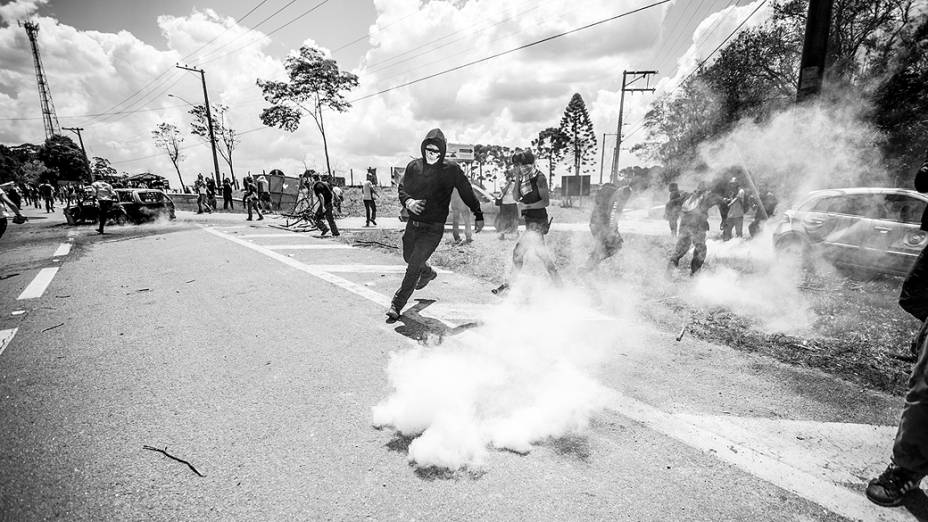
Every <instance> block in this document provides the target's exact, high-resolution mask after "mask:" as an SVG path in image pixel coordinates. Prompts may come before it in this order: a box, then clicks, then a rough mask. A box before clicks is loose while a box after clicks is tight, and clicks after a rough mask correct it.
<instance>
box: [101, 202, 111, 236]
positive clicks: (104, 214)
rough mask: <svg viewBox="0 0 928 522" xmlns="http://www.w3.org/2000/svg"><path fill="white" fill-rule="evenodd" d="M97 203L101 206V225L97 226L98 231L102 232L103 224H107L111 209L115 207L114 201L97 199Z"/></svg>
mask: <svg viewBox="0 0 928 522" xmlns="http://www.w3.org/2000/svg"><path fill="white" fill-rule="evenodd" d="M97 205H98V206H99V208H100V216H99V218H98V221H99V222H100V225H99V226H98V227H97V231H99V232H100V233H101V234H102V233H103V226H104V225H106V219H107V218H108V217H109V216H110V210H111V209H112V208H113V202H112V201H110V200H108V199H101V200H99V201H97Z"/></svg>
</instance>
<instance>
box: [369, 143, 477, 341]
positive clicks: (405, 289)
mask: <svg viewBox="0 0 928 522" xmlns="http://www.w3.org/2000/svg"><path fill="white" fill-rule="evenodd" d="M447 147H448V144H447V142H446V141H445V135H444V134H442V132H441V130H440V129H432V130H430V131H429V133H428V134H427V135H426V137H425V140H423V141H422V145H421V146H420V150H421V152H422V157H421V158H420V159H417V160H413V161H411V162H409V165H407V166H406V172H405V174H403V179H402V180H401V181H400V184H399V189H398V192H399V198H400V203H402V205H403V206H404V207H405V208H406V210H408V211H409V220H408V221H406V231H405V232H404V233H403V260H404V261H406V263H407V265H406V275H405V276H403V282H402V284H400V288H399V290H397V291H396V294H394V296H393V301H392V303H391V304H390V309H389V310H387V322H388V323H392V322H395V321H396V320H397V319H399V317H400V312H402V310H403V307H404V306H406V302H407V301H409V298H410V296H412V292H413V290H421V289H422V288H425V285H427V284H429V281H431V280H433V279H435V278H436V277H438V274H437V273H436V272H435V270H433V269H432V267H430V266H429V265H428V260H429V257H431V255H432V252H434V251H435V248H436V247H437V246H438V244H439V243H440V242H441V237H442V234H444V231H445V221H447V219H448V207H449V205H450V204H451V192H452V191H453V190H454V189H455V188H456V189H458V194H460V195H461V199H462V200H463V201H464V203H465V204H466V205H467V206H468V207H469V208H470V209H471V211H473V213H474V221H475V226H474V231H475V232H480V231H481V230H482V229H483V211H482V210H480V202H479V201H477V197H476V196H474V190H473V188H471V186H470V181H468V179H467V176H465V175H464V171H463V170H461V167H459V166H458V164H457V163H455V162H453V161H451V160H446V159H445V151H446V150H447Z"/></svg>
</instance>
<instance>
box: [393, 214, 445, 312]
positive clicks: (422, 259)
mask: <svg viewBox="0 0 928 522" xmlns="http://www.w3.org/2000/svg"><path fill="white" fill-rule="evenodd" d="M444 232H445V224H444V223H425V222H420V221H416V220H414V219H410V220H409V221H407V222H406V231H405V232H404V233H403V261H406V274H405V275H404V276H403V282H402V283H401V284H400V289H399V290H397V291H396V294H394V295H393V303H392V304H393V306H394V307H396V309H397V310H398V311H402V310H403V307H404V306H406V302H407V301H409V297H410V296H412V292H413V290H415V289H416V283H417V282H418V281H419V276H420V275H422V274H428V273H429V272H430V271H431V270H432V267H430V266H429V264H428V261H429V257H431V256H432V252H435V249H436V248H438V244H439V243H441V236H442V234H444Z"/></svg>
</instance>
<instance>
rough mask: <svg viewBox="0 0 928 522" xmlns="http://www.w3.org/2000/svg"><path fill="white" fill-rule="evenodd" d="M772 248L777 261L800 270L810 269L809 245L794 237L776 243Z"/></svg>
mask: <svg viewBox="0 0 928 522" xmlns="http://www.w3.org/2000/svg"><path fill="white" fill-rule="evenodd" d="M774 247H775V249H776V253H777V261H779V262H781V263H785V264H789V265H790V266H794V267H796V268H797V269H801V270H807V269H809V268H811V256H810V255H809V245H808V244H806V242H805V241H803V240H802V239H799V238H796V237H793V238H787V239H783V240H781V241H778V242H777V243H776V245H774Z"/></svg>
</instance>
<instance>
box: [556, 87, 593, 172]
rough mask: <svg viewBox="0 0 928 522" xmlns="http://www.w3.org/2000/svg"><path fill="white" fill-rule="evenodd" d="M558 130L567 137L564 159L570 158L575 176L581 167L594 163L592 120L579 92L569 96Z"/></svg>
mask: <svg viewBox="0 0 928 522" xmlns="http://www.w3.org/2000/svg"><path fill="white" fill-rule="evenodd" d="M559 131H560V132H561V134H563V135H564V136H565V137H566V138H567V146H566V147H565V148H564V159H566V160H570V162H571V164H572V165H573V167H574V175H575V176H579V175H580V169H581V167H585V166H587V165H595V163H596V134H595V133H594V132H593V122H592V121H591V120H590V114H589V112H587V110H586V103H584V102H583V97H581V96H580V93H574V95H573V96H572V97H571V98H570V103H568V104H567V108H566V109H564V116H563V117H561V125H560V127H559ZM590 168H591V167H590ZM590 168H584V169H583V171H584V172H588V171H590Z"/></svg>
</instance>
